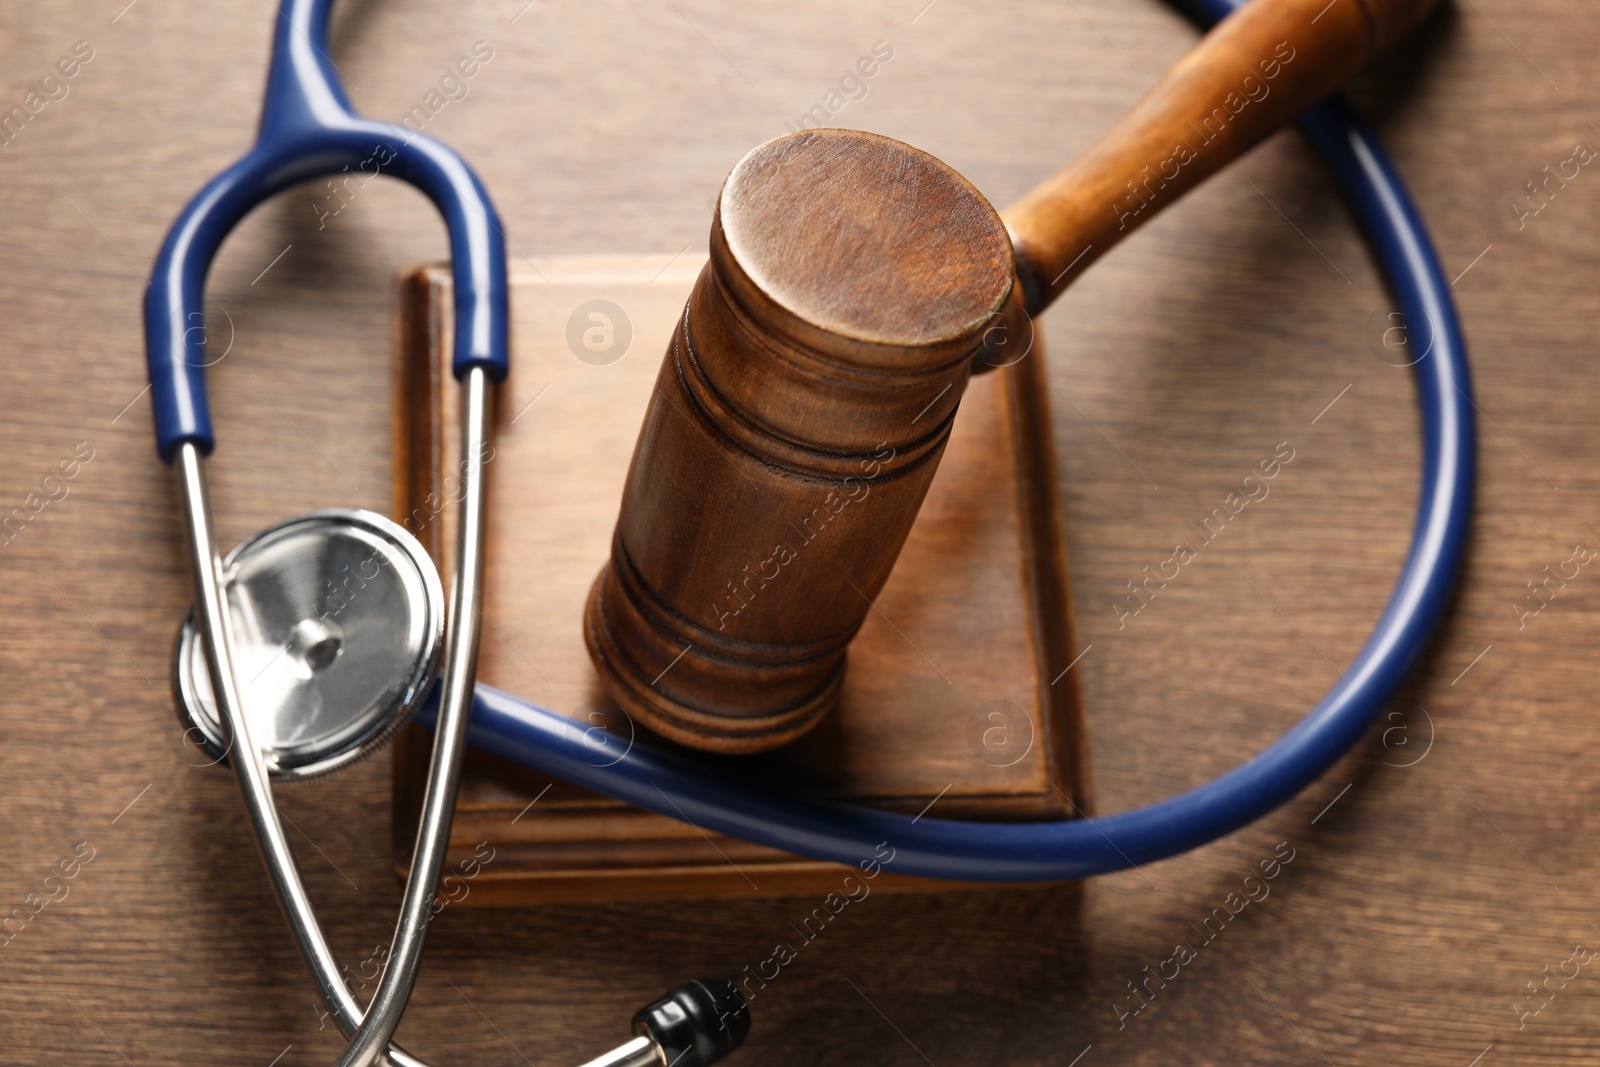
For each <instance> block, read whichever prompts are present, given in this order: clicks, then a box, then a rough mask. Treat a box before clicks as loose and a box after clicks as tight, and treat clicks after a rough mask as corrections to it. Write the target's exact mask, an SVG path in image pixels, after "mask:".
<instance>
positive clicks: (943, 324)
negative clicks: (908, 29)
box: [584, 0, 1435, 752]
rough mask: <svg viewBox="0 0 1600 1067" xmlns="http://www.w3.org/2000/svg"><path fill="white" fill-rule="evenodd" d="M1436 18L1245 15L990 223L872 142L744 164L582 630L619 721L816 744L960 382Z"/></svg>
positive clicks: (684, 738)
mask: <svg viewBox="0 0 1600 1067" xmlns="http://www.w3.org/2000/svg"><path fill="white" fill-rule="evenodd" d="M1434 2H1435V0H1333V2H1332V3H1329V2H1328V0H1254V2H1253V3H1251V4H1249V5H1248V6H1246V7H1245V8H1243V9H1241V10H1240V11H1239V12H1238V13H1237V14H1235V15H1233V16H1231V17H1230V18H1228V19H1226V20H1224V21H1223V22H1222V23H1221V24H1219V25H1218V26H1217V27H1216V29H1214V30H1213V31H1212V32H1211V33H1210V34H1209V35H1207V37H1206V38H1205V39H1204V40H1203V41H1202V42H1201V43H1200V44H1199V45H1198V46H1197V47H1196V48H1195V49H1194V50H1193V51H1192V52H1191V53H1190V54H1189V55H1187V56H1186V57H1185V58H1184V59H1182V60H1181V61H1180V62H1179V63H1178V64H1177V65H1176V66H1175V67H1173V68H1172V69H1171V70H1170V71H1169V72H1168V73H1167V74H1166V75H1165V76H1164V77H1163V78H1162V79H1161V81H1160V82H1158V83H1157V84H1156V85H1155V86H1154V87H1153V88H1152V89H1151V90H1150V91H1149V92H1148V93H1147V94H1146V95H1145V96H1144V97H1143V98H1142V99H1141V100H1139V101H1138V102H1137V103H1136V104H1135V105H1134V106H1133V108H1132V109H1131V110H1129V111H1128V112H1127V113H1126V114H1124V115H1123V116H1122V117H1121V118H1120V119H1119V120H1118V121H1117V122H1116V123H1115V124H1114V125H1113V126H1112V127H1111V129H1110V130H1108V131H1107V132H1106V133H1105V134H1103V135H1102V136H1101V137H1100V138H1099V139H1098V140H1096V141H1095V142H1094V143H1092V144H1091V145H1090V146H1089V147H1088V148H1087V149H1086V150H1085V151H1084V152H1083V153H1082V154H1081V155H1080V156H1079V157H1078V158H1077V159H1075V160H1073V161H1072V162H1071V163H1069V164H1068V165H1067V166H1066V167H1064V168H1063V169H1062V170H1060V171H1058V172H1057V173H1056V174H1055V175H1053V176H1052V177H1051V178H1050V179H1048V180H1047V181H1046V182H1044V183H1043V184H1042V185H1040V186H1039V187H1038V188H1037V189H1035V190H1033V191H1032V192H1031V193H1029V194H1028V195H1027V196H1025V197H1024V198H1023V199H1022V200H1021V201H1020V202H1019V203H1017V204H1016V205H1015V206H1013V207H1012V208H1011V209H1010V210H1009V211H1007V212H1006V213H1005V215H1004V216H1002V215H1001V214H999V213H998V212H996V211H995V209H994V208H993V207H992V206H990V204H989V202H988V201H987V200H985V199H984V197H983V195H982V194H981V193H979V192H978V191H977V189H975V188H974V187H973V186H972V185H971V184H970V183H968V182H967V181H966V180H965V179H964V178H962V177H961V175H959V174H958V173H956V172H955V171H954V170H953V169H951V168H950V167H949V166H947V165H945V164H944V163H941V162H940V161H939V160H937V159H935V158H933V157H932V156H930V155H928V154H926V153H924V152H921V151H919V150H917V149H915V148H912V147H910V146H909V145H905V144H902V143H900V142H898V141H894V140H891V139H889V138H887V137H881V136H878V135H876V134H868V133H860V132H856V131H849V130H839V129H831V128H824V129H817V130H804V131H800V132H798V133H793V134H788V135H786V136H783V137H779V138H777V139H775V140H772V141H768V142H767V143H766V144H763V145H760V146H759V147H757V148H755V149H754V150H752V151H751V152H750V154H749V155H747V156H745V157H744V159H742V160H740V161H739V163H738V164H737V165H736V166H735V167H734V168H733V171H732V173H730V174H729V176H728V179H727V181H726V182H725V183H724V185H723V188H722V192H721V195H720V196H719V197H718V200H717V207H716V213H715V217H714V219H713V222H712V227H711V256H710V260H709V261H708V262H707V264H706V266H705V269H704V270H703V271H702V273H701V275H700V278H699V280H698V281H697V282H696V283H695V287H694V290H693V292H692V293H691V295H690V297H689V301H688V304H687V306H686V307H685V308H684V313H683V316H682V318H681V319H680V320H679V322H678V325H677V328H676V330H675V331H674V334H673V338H672V342H671V344H670V345H669V346H668V349H667V353H666V358H665V359H664V361H663V362H662V366H661V373H660V377H659V378H658V380H657V382H656V388H655V392H654V394H653V395H652V398H651V401H650V405H649V407H648V409H647V411H646V413H645V418H644V425H643V428H642V429H641V431H640V435H639V441H638V444H637V446H636V448H635V451H634V455H633V461H632V465H631V467H630V468H629V472H628V478H627V482H626V485H625V488H624V490H623V496H622V506H621V512H620V515H619V517H618V520H617V527H616V532H615V534H614V536H613V539H612V548H611V558H610V560H609V562H608V563H607V564H606V566H605V567H604V568H603V569H602V570H601V572H600V574H599V576H598V578H597V579H596V581H595V584H594V588H593V590H592V591H591V593H590V596H589V602H588V605H587V608H586V610H585V613H584V634H585V639H586V641H587V643H588V647H589V651H590V655H591V657H592V658H593V659H594V662H595V665H596V667H597V668H598V670H599V672H600V676H601V678H602V679H603V680H604V682H605V684H606V686H607V688H608V689H609V690H610V692H611V694H612V696H613V697H614V698H615V699H616V701H617V702H618V704H619V705H621V706H622V708H623V709H624V710H626V711H627V712H628V713H630V714H631V715H633V716H635V717H636V718H637V719H639V721H641V722H642V723H644V724H645V725H647V726H649V727H650V728H652V729H654V730H655V731H656V732H658V733H660V734H662V735H664V736H666V737H668V738H671V739H673V740H675V741H679V742H681V743H684V744H687V745H691V746H694V747H696V748H702V749H708V750H711V751H718V752H755V751H760V750H764V749H769V748H773V747H776V746H778V745H781V744H784V743H786V742H788V741H791V740H793V739H794V738H796V737H798V736H800V735H801V734H803V733H804V732H805V731H807V730H808V729H810V728H811V727H812V726H814V725H815V724H816V723H817V722H818V721H819V720H820V719H821V718H822V717H823V716H824V715H826V714H827V712H828V711H829V709H830V708H832V707H833V705H834V704H835V703H836V702H837V700H838V696H839V691H840V686H841V684H842V682H843V678H844V671H845V655H846V651H847V649H848V646H849V643H850V640H851V639H852V638H853V637H854V636H855V634H856V631H857V630H858V629H859V628H860V627H861V624H862V623H863V622H864V621H865V619H866V616H867V613H868V612H869V611H870V610H871V603H872V600H873V598H874V597H876V596H877V594H878V592H879V590H880V589H882V587H883V585H884V583H885V582H886V581H887V580H888V577H889V573H890V570H891V569H892V568H893V566H894V563H895V560H896V558H897V557H898V555H899V552H900V548H901V546H902V544H903V543H904V542H905V539H906V536H907V534H908V533H909V532H910V530H911V526H912V523H913V522H914V521H915V519H916V515H917V511H918V509H919V508H920V507H921V504H922V499H923V496H924V494H925V493H926V492H927V489H928V485H929V483H930V482H931V480H932V478H933V475H934V472H935V470H936V469H937V467H938V464H939V458H940V456H941V454H942V453H943V450H944V446H945V442H946V439H947V438H948V436H949V432H950V426H951V423H952V421H953V419H954V418H955V416H956V410H957V407H958V404H959V402H960V399H961V395H962V392H963V390H964V389H965V386H966V382H967V379H968V376H969V375H970V374H972V373H974V372H979V371H982V370H985V369H988V367H989V366H991V365H993V364H995V363H997V362H1006V361H1009V360H1010V359H1014V358H1018V355H1012V354H1009V353H1008V348H1009V350H1010V352H1015V350H1016V349H1017V348H1019V347H1021V342H1020V341H1019V338H1021V337H1024V336H1027V333H1028V320H1029V318H1030V317H1031V316H1034V315H1037V314H1039V313H1040V312H1042V311H1043V310H1044V309H1045V308H1046V307H1047V306H1048V305H1049V304H1050V302H1051V301H1052V300H1054V299H1055V297H1056V296H1057V295H1059V294H1060V292H1061V291H1062V290H1063V289H1065V288H1066V286H1067V285H1069V284H1070V283H1071V282H1072V280H1073V279H1074V278H1075V277H1077V275H1078V274H1080V273H1082V271H1083V270H1084V268H1086V267H1087V266H1088V265H1089V264H1090V263H1092V262H1093V261H1094V260H1095V259H1097V258H1098V257H1099V256H1101V255H1103V254H1104V253H1105V252H1106V251H1108V250H1109V249H1110V248H1111V247H1112V246H1113V245H1115V244H1116V242H1117V241H1119V240H1120V239H1121V238H1123V237H1125V236H1126V235H1127V234H1129V233H1131V232H1132V231H1133V230H1134V229H1135V228H1137V227H1138V226H1139V225H1141V224H1143V223H1144V222H1146V221H1148V219H1149V218H1150V217H1151V216H1153V215H1154V214H1155V213H1156V212H1158V211H1160V210H1161V209H1163V208H1164V207H1166V206H1167V205H1168V204H1170V203H1172V202H1173V201H1174V200H1176V199H1177V198H1178V197H1179V196H1181V195H1182V194H1183V193H1184V192H1186V191H1187V190H1188V189H1190V188H1193V187H1194V186H1195V185H1197V184H1199V183H1200V182H1201V181H1203V180H1204V179H1205V178H1207V177H1209V176H1210V175H1211V174H1212V173H1214V172H1215V171H1217V170H1218V169H1219V168H1221V167H1222V166H1224V165H1225V164H1226V163H1228V162H1230V161H1231V160H1232V159H1234V158H1235V157H1237V156H1238V155H1240V154H1241V153H1243V152H1244V151H1246V150H1247V149H1249V148H1250V147H1251V146H1253V145H1254V144H1256V143H1257V142H1259V141H1260V140H1261V139H1262V138H1263V137H1265V136H1266V135H1267V134H1268V133H1270V132H1271V131H1273V130H1275V129H1277V128H1278V127H1279V126H1281V125H1282V124H1283V123H1285V122H1286V121H1288V120H1289V119H1291V118H1293V117H1294V116H1295V115H1297V114H1298V113H1299V112H1301V111H1303V110H1304V109H1305V108H1306V107H1308V106H1309V105H1311V104H1312V103H1314V102H1316V101H1317V100H1319V99H1321V98H1322V97H1323V96H1325V95H1327V94H1328V93H1330V92H1332V91H1334V90H1335V89H1336V88H1338V87H1339V86H1340V85H1341V84H1343V83H1344V82H1345V81H1346V80H1347V79H1348V78H1349V77H1350V76H1351V75H1352V74H1354V73H1355V71H1356V70H1357V69H1359V68H1360V67H1361V66H1362V65H1364V64H1365V63H1366V61H1367V60H1368V59H1369V58H1370V57H1371V56H1372V55H1373V54H1374V53H1375V52H1377V51H1378V50H1380V49H1382V48H1385V47H1387V46H1388V45H1389V44H1391V43H1393V42H1394V41H1395V40H1397V39H1398V38H1399V37H1401V36H1402V35H1403V34H1404V33H1406V32H1407V31H1408V30H1410V29H1411V28H1412V27H1413V26H1415V25H1416V24H1417V23H1418V22H1419V21H1421V19H1422V18H1423V17H1424V16H1425V15H1426V14H1427V13H1428V11H1429V10H1430V9H1431V8H1432V6H1433V4H1434ZM1019 355H1020V353H1019Z"/></svg>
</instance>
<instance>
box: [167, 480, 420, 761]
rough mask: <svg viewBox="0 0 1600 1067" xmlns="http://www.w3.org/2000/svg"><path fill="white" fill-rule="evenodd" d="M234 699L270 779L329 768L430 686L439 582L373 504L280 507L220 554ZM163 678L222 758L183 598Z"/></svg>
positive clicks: (376, 741)
mask: <svg viewBox="0 0 1600 1067" xmlns="http://www.w3.org/2000/svg"><path fill="white" fill-rule="evenodd" d="M223 580H224V583H225V586H226V589H227V597H228V603H229V609H230V610H229V615H230V620H231V625H232V630H233V653H234V662H235V672H236V677H237V678H238V680H239V690H240V699H241V701H242V704H243V707H244V713H245V716H246V720H247V722H248V723H249V730H250V734H251V738H252V740H253V741H254V742H255V744H256V745H257V746H258V747H259V748H260V749H261V752H262V755H263V757H264V759H265V761H266V764H267V768H268V770H269V772H270V774H271V775H272V777H273V778H274V780H279V781H283V780H305V779H309V778H315V777H319V776H321V775H325V774H330V773H332V772H333V771H336V770H340V769H342V768H344V767H347V766H349V765H350V764H352V763H355V762H357V761H358V760H360V759H362V758H364V757H366V756H368V755H370V754H371V753H373V752H375V751H377V750H378V749H379V748H381V747H382V746H383V745H384V744H385V743H386V742H388V740H389V739H390V738H392V737H393V736H394V735H395V733H397V732H398V731H399V730H400V728H401V727H403V726H405V725H406V723H408V722H410V721H411V719H412V717H413V716H414V715H415V714H416V711H417V708H418V707H419V706H420V705H421V704H422V702H423V700H425V699H426V698H427V696H428V694H429V692H430V691H431V689H432V687H433V683H434V680H435V675H436V668H437V666H438V661H439V653H440V647H441V645H442V642H443V637H444V620H445V609H444V593H443V591H442V589H441V587H440V583H439V575H438V572H437V571H436V570H435V568H434V566H433V563H432V561H431V560H430V559H429V558H428V556H427V554H426V552H424V550H423V548H422V545H421V544H419V543H418V542H417V539H416V538H415V537H413V536H411V534H409V533H407V532H406V531H405V530H404V529H402V528H401V527H400V526H398V525H396V524H395V523H393V522H390V521H389V520H388V519H385V518H384V517H382V516H381V515H377V514H374V513H372V512H370V511H360V510H356V509H331V510H327V511H316V512H312V513H311V514H309V515H303V516H301V517H299V518H295V519H290V520H288V521H287V522H284V523H281V524H279V525H277V526H274V527H272V528H270V529H268V530H264V531H262V532H261V533H258V534H256V535H255V536H254V537H251V538H249V539H248V540H246V541H244V542H243V543H241V544H240V545H239V546H238V547H237V548H235V549H234V550H233V551H232V552H230V553H229V554H228V557H227V559H225V560H224V561H223ZM173 689H174V691H175V696H176V698H177V705H178V716H179V718H180V719H181V720H182V721H183V723H184V725H185V726H186V728H187V736H186V741H190V742H193V743H195V744H197V745H199V746H200V747H201V748H203V749H204V750H205V751H206V752H207V753H208V754H209V755H210V756H211V757H212V758H213V759H214V760H215V761H217V762H219V763H221V762H224V761H226V759H227V753H228V748H229V742H228V740H227V731H226V729H225V728H224V726H223V724H222V722H221V720H220V718H219V716H218V713H217V705H216V700H215V698H214V697H213V695H212V694H213V691H212V687H211V677H210V674H209V672H208V671H207V668H206V657H205V649H204V647H203V646H202V643H201V641H200V639H199V633H198V631H197V629H196V625H195V616H194V612H193V610H191V611H190V612H189V615H188V617H187V618H186V619H185V620H184V622H183V626H182V628H181V629H180V630H179V632H178V643H177V648H176V650H175V652H174V657H173Z"/></svg>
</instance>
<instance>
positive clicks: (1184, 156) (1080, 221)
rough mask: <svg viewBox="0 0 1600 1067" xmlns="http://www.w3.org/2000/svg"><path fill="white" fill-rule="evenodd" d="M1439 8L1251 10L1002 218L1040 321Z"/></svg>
mask: <svg viewBox="0 0 1600 1067" xmlns="http://www.w3.org/2000/svg"><path fill="white" fill-rule="evenodd" d="M1436 2H1437V0H1331V2H1330V0H1253V2H1252V3H1250V4H1247V5H1246V6H1245V7H1243V8H1241V9H1239V11H1238V12H1237V13H1235V14H1233V15H1230V16H1229V17H1228V18H1226V19H1224V20H1223V21H1222V22H1220V23H1219V24H1218V25H1217V26H1216V28H1215V29H1213V30H1212V31H1211V32H1210V33H1209V34H1207V35H1206V37H1205V39H1204V40H1202V41H1201V42H1200V43H1199V44H1198V45H1197V46H1195V48H1194V50H1193V51H1191V52H1190V53H1189V54H1188V55H1186V56H1185V57H1184V58H1183V59H1182V60H1180V61H1179V62H1178V63H1177V65H1176V66H1174V67H1173V68H1172V69H1171V70H1169V71H1168V72H1167V73H1166V74H1165V75H1164V76H1163V77H1162V79H1161V80H1160V81H1159V82H1157V83H1156V84H1155V86H1154V87H1152V88H1151V90H1150V91H1149V92H1148V93H1146V94H1145V95H1144V96H1143V98H1141V99H1140V100H1139V102H1138V103H1136V104H1135V105H1134V106H1133V107H1132V108H1131V109H1130V110H1129V111H1127V112H1126V113H1124V114H1123V116H1122V117H1121V118H1120V119H1118V120H1117V122H1116V124H1115V125H1113V126H1112V127H1111V128H1110V129H1109V130H1107V131H1106V132H1105V133H1104V134H1102V135H1101V136H1100V137H1099V138H1098V139H1097V140H1095V141H1094V143H1092V144H1091V145H1090V146H1089V147H1088V148H1087V149H1085V150H1084V152H1083V153H1082V154H1081V155H1079V156H1078V157H1077V158H1076V159H1074V160H1073V161H1072V162H1070V163H1068V164H1067V165H1066V166H1065V167H1063V168H1061V169H1060V170H1059V171H1057V172H1056V173H1055V174H1054V175H1053V176H1051V177H1050V178H1049V179H1048V180H1046V181H1045V182H1044V183H1043V184H1041V185H1040V186H1039V187H1038V188H1036V189H1034V190H1033V191H1032V192H1030V193H1028V194H1027V195H1026V196H1024V197H1023V198H1022V199H1021V200H1019V201H1018V202H1017V203H1016V204H1014V205H1012V207H1011V208H1010V209H1009V210H1007V211H1006V212H1004V213H1003V215H1002V217H1003V218H1004V219H1005V222H1006V225H1007V227H1009V228H1010V230H1011V237H1012V241H1013V243H1014V244H1015V246H1016V251H1017V272H1018V279H1019V281H1020V282H1021V289H1022V292H1021V295H1022V297H1023V299H1024V300H1025V302H1026V305H1027V311H1028V312H1029V313H1030V314H1035V315H1036V314H1038V313H1039V312H1041V311H1043V310H1044V309H1045V308H1046V307H1048V306H1049V305H1050V302H1051V301H1052V300H1054V299H1055V297H1056V296H1057V295H1058V294H1059V293H1060V292H1061V290H1063V289H1065V288H1066V287H1067V286H1068V285H1069V284H1071V282H1072V280H1073V278H1075V277H1076V276H1077V275H1078V274H1079V273H1081V272H1082V271H1083V269H1084V268H1085V267H1087V266H1088V265H1089V264H1090V263H1093V262H1094V261H1095V260H1096V259H1098V258H1099V257H1100V256H1102V255H1104V254H1105V253H1106V252H1107V251H1108V250H1109V249H1110V248H1111V247H1112V246H1113V245H1115V244H1116V243H1117V242H1118V241H1119V240H1121V239H1122V238H1123V237H1126V236H1127V235H1128V234H1130V233H1132V232H1133V230H1134V229H1135V228H1137V227H1138V226H1139V225H1141V224H1142V223H1144V222H1146V221H1148V220H1149V219H1150V217H1151V216H1153V215H1154V214H1155V213H1156V212H1158V211H1160V210H1161V209H1162V208H1164V207H1166V206H1167V205H1168V204H1170V203H1172V202H1173V201H1175V200H1177V199H1178V198H1179V197H1180V196H1182V195H1183V194H1184V193H1185V192H1187V191H1188V190H1189V189H1191V188H1193V187H1194V186H1196V185H1198V184H1199V183H1200V182H1202V181H1204V180H1205V179H1206V178H1208V177H1210V176H1211V175H1212V174H1213V173H1214V172H1216V171H1217V170H1219V169H1221V168H1222V167H1223V166H1224V165H1225V164H1227V163H1229V162H1231V161H1232V160H1233V159H1234V158H1235V157H1237V156H1239V155H1240V154H1242V153H1243V152H1245V151H1246V150H1247V149H1249V148H1251V147H1252V146H1253V145H1255V144H1256V143H1257V142H1258V141H1260V140H1261V139H1262V138H1264V137H1265V136H1266V135H1267V134H1269V133H1271V132H1272V131H1273V130H1275V129H1277V128H1278V127H1279V126H1281V125H1283V124H1284V123H1285V122H1287V121H1288V120H1290V119H1291V118H1293V117H1295V116H1296V115H1298V114H1300V113H1301V112H1302V111H1304V110H1306V109H1307V108H1308V107H1310V106H1311V105H1312V104H1314V103H1316V102H1317V101H1318V100H1321V99H1322V98H1323V97H1325V96H1327V95H1328V94H1329V93H1331V92H1333V91H1334V90H1335V89H1337V88H1339V87H1340V86H1341V85H1342V84H1343V83H1344V82H1345V81H1346V80H1347V79H1348V78H1349V77H1350V76H1351V75H1352V74H1354V73H1355V72H1356V71H1357V70H1358V69H1360V67H1361V66H1363V65H1364V64H1365V63H1366V62H1367V60H1368V59H1370V58H1371V57H1372V56H1373V55H1374V54H1376V53H1377V52H1378V51H1379V50H1381V49H1384V48H1387V47H1388V46H1389V45H1390V44H1392V43H1394V42H1395V41H1396V40H1398V39H1399V38H1400V37H1401V36H1403V35H1404V34H1405V33H1406V32H1408V31H1409V30H1411V29H1412V28H1413V27H1414V26H1416V25H1417V23H1419V22H1421V21H1422V19H1423V17H1424V16H1426V15H1427V13H1428V12H1429V10H1431V9H1432V8H1433V6H1434V4H1435V3H1436Z"/></svg>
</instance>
